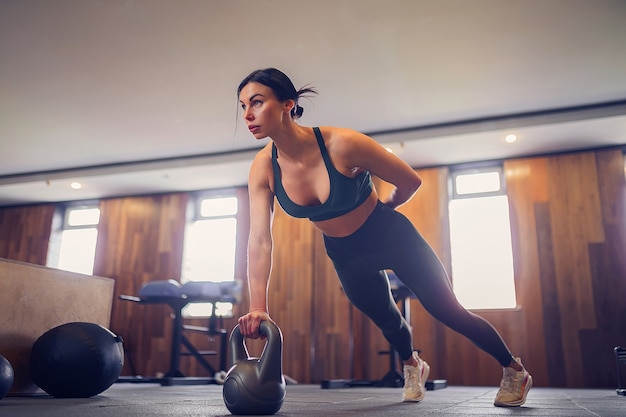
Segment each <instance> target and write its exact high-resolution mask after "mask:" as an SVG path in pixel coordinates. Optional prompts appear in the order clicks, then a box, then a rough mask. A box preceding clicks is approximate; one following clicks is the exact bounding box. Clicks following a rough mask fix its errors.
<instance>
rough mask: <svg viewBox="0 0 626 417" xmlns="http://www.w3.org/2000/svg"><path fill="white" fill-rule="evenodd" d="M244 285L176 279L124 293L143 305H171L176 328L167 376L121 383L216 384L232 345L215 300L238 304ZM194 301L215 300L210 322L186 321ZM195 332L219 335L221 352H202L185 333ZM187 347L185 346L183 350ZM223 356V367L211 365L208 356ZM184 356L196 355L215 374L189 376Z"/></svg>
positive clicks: (146, 285)
mask: <svg viewBox="0 0 626 417" xmlns="http://www.w3.org/2000/svg"><path fill="white" fill-rule="evenodd" d="M241 291H242V286H241V284H240V283H238V282H236V281H226V282H213V281H191V282H187V283H185V284H183V285H180V283H178V281H175V280H165V281H152V282H149V283H147V284H145V285H144V286H143V287H142V288H141V290H140V291H139V296H138V297H136V296H131V295H120V296H119V298H120V299H121V300H125V301H131V302H135V303H139V304H145V305H154V304H167V305H168V306H169V307H170V308H171V309H172V312H173V320H174V324H173V329H172V340H171V350H170V365H169V370H168V371H167V373H166V374H165V375H164V376H163V377H155V378H144V377H142V376H132V377H120V378H119V379H118V381H117V382H149V383H150V382H151V383H155V382H156V383H160V384H161V385H167V386H171V385H198V384H214V383H218V382H219V381H218V380H216V374H218V373H219V372H221V371H224V372H225V371H226V370H227V369H226V358H227V346H228V336H229V334H228V331H227V330H226V329H224V328H220V327H218V320H219V321H220V322H221V318H219V317H218V316H217V315H216V309H215V303H218V302H229V303H233V304H236V303H238V302H239V301H240V300H241ZM190 303H211V304H212V308H211V316H210V317H209V325H208V326H207V327H202V326H190V325H185V324H184V323H183V314H182V310H183V308H185V307H186V306H187V305H188V304H190ZM186 330H187V331H195V332H200V333H203V334H206V335H208V336H209V337H212V336H218V337H219V339H220V340H219V342H220V344H219V346H220V348H219V352H217V351H199V350H197V349H196V348H195V346H193V344H192V343H191V342H190V341H189V339H188V338H187V337H186V336H185V334H184V331H186ZM182 347H184V348H185V349H184V350H183V349H181V348H182ZM218 353H219V356H220V369H219V370H216V369H215V368H213V367H212V366H211V364H209V363H208V362H207V361H206V359H205V358H204V356H206V355H217V354H218ZM181 356H193V357H194V358H195V359H196V360H197V361H198V363H200V365H202V367H203V368H204V369H206V370H207V371H208V372H209V374H210V375H211V377H208V378H206V377H188V376H185V375H184V374H183V373H182V372H181V371H180V369H179V367H180V358H181Z"/></svg>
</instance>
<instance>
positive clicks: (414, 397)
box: [402, 352, 430, 402]
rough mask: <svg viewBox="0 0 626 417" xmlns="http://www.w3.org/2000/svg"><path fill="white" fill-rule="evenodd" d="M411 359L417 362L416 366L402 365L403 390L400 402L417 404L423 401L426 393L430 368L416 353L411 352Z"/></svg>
mask: <svg viewBox="0 0 626 417" xmlns="http://www.w3.org/2000/svg"><path fill="white" fill-rule="evenodd" d="M413 357H414V358H415V359H416V360H417V366H411V365H404V369H403V371H404V389H403V391H402V401H404V402H418V401H422V400H423V399H424V394H425V393H426V387H425V384H426V380H427V379H428V374H429V373H430V366H428V364H427V363H426V362H425V361H423V360H422V359H421V358H420V357H419V356H417V352H413Z"/></svg>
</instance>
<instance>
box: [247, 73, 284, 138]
mask: <svg viewBox="0 0 626 417" xmlns="http://www.w3.org/2000/svg"><path fill="white" fill-rule="evenodd" d="M289 102H293V100H287V101H285V102H280V101H278V99H277V98H276V96H275V95H274V92H273V91H272V89H271V88H269V87H268V86H266V85H263V84H260V83H257V82H250V83H248V84H246V85H245V86H244V87H243V88H242V89H241V92H240V93H239V103H240V105H241V110H242V114H243V118H244V120H245V121H246V125H247V126H248V130H250V133H252V135H253V136H254V137H255V138H257V139H263V138H265V137H267V136H271V134H272V132H274V131H275V129H277V128H279V127H280V125H281V124H282V122H283V120H284V118H285V117H290V113H289V111H290V109H291V107H293V104H290V103H289Z"/></svg>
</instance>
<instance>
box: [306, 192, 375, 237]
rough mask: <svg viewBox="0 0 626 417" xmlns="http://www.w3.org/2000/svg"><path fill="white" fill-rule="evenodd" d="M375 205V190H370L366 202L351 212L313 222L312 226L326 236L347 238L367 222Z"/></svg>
mask: <svg viewBox="0 0 626 417" xmlns="http://www.w3.org/2000/svg"><path fill="white" fill-rule="evenodd" d="M377 203H378V194H376V190H372V193H371V194H370V195H369V197H368V198H367V200H365V201H364V202H363V203H362V204H361V205H360V206H359V207H357V208H355V209H354V210H352V211H351V212H349V213H346V214H344V215H343V216H339V217H335V218H334V219H329V220H322V221H319V222H313V224H314V225H315V227H317V228H318V229H319V230H320V231H321V232H322V233H324V234H325V235H326V236H330V237H345V236H349V235H351V234H352V233H354V232H356V231H357V230H358V229H359V227H361V226H362V225H363V223H365V220H367V218H368V217H369V215H370V214H371V213H372V211H374V208H375V207H376V204H377Z"/></svg>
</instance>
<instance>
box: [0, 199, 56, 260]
mask: <svg viewBox="0 0 626 417" xmlns="http://www.w3.org/2000/svg"><path fill="white" fill-rule="evenodd" d="M53 216H54V205H52V204H43V205H36V206H24V207H4V208H0V258H6V259H13V260H16V261H22V262H28V263H31V264H36V265H46V258H47V256H48V242H49V240H50V233H51V228H52V218H53Z"/></svg>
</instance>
